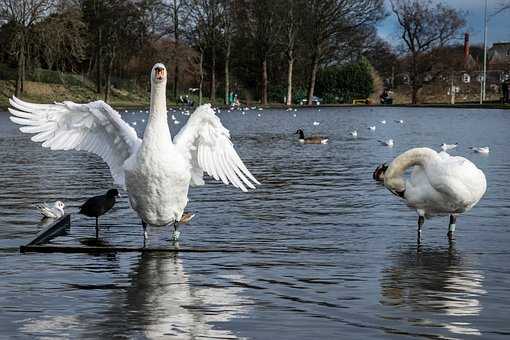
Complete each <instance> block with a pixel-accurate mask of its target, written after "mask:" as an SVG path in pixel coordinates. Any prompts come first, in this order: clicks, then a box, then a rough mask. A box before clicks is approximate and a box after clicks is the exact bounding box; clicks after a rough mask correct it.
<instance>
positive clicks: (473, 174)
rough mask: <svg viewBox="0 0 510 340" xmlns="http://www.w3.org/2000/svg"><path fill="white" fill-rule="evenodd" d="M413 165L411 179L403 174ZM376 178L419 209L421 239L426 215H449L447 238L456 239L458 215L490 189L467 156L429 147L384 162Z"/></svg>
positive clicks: (479, 171)
mask: <svg viewBox="0 0 510 340" xmlns="http://www.w3.org/2000/svg"><path fill="white" fill-rule="evenodd" d="M412 167H414V169H413V171H412V173H411V177H410V179H409V180H405V179H404V177H403V175H404V173H405V171H406V170H407V169H409V168H412ZM374 179H376V180H379V181H382V180H384V186H385V187H386V188H388V189H389V190H390V191H391V192H393V193H394V194H395V195H397V196H400V197H402V198H403V199H404V200H405V201H406V203H407V205H408V206H409V207H411V208H414V209H416V211H417V212H418V216H419V217H418V242H419V241H420V234H421V227H422V225H423V223H424V221H425V218H426V217H427V218H428V217H431V216H434V215H446V214H449V215H450V224H449V228H448V238H449V239H450V240H451V239H453V232H454V231H455V222H456V217H457V215H458V214H461V213H463V212H466V211H468V210H470V209H471V208H472V207H473V206H474V205H475V204H476V203H478V201H479V200H480V199H481V198H482V196H483V194H484V193H485V190H486V188H487V183H486V181H485V175H484V173H483V172H482V171H481V170H480V169H478V168H477V167H476V166H475V165H474V164H473V163H471V162H470V161H469V160H467V159H465V158H464V157H452V156H450V155H449V154H447V153H446V152H441V153H439V154H438V153H437V152H435V151H434V150H432V149H429V148H415V149H411V150H408V151H406V152H404V153H403V154H401V155H400V156H398V157H397V158H395V159H394V160H393V162H391V164H390V165H389V166H387V165H385V164H383V165H381V166H379V167H378V168H377V169H376V171H375V172H374Z"/></svg>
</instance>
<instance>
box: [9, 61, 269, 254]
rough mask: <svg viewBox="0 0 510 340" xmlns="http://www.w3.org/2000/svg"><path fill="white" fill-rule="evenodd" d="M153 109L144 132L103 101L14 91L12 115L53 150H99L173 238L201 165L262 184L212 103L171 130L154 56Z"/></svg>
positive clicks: (242, 183)
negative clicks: (42, 99) (31, 98)
mask: <svg viewBox="0 0 510 340" xmlns="http://www.w3.org/2000/svg"><path fill="white" fill-rule="evenodd" d="M150 77H151V98H150V113H149V120H148V123H147V127H146V128H145V131H144V134H143V139H140V138H138V136H137V134H136V131H135V130H134V129H133V128H132V127H131V126H129V124H128V123H126V122H125V121H124V120H122V118H121V116H120V114H119V113H118V112H117V111H115V110H114V109H112V108H111V107H110V106H109V105H108V104H106V103H105V102H103V101H96V102H91V103H88V104H75V103H73V102H63V103H55V104H32V103H27V102H24V101H22V100H20V99H18V98H16V97H13V98H12V99H10V103H11V106H12V108H9V111H10V112H11V114H12V116H11V117H10V119H11V120H12V121H13V122H14V123H17V124H20V125H23V126H22V127H21V128H20V130H21V131H22V132H24V133H31V134H35V135H34V136H32V138H31V139H32V141H34V142H42V146H43V147H45V148H50V149H51V150H71V149H73V150H84V151H88V152H91V153H94V154H96V155H98V156H100V157H101V158H102V159H103V160H104V161H105V162H106V163H107V164H108V167H109V168H110V172H111V175H112V177H113V180H114V183H115V184H117V185H119V186H121V187H123V188H124V189H126V190H127V192H128V196H129V202H130V204H131V207H132V208H133V209H134V210H135V211H136V212H137V214H138V215H139V216H140V218H141V220H142V226H143V231H144V232H143V235H144V244H145V240H146V239H147V231H146V228H147V225H153V226H165V225H168V224H172V223H173V224H174V234H173V239H174V240H177V239H178V237H179V231H178V229H177V227H178V222H179V221H180V219H181V217H182V214H183V212H184V208H185V207H186V205H187V203H188V188H189V186H190V185H203V184H204V180H203V173H204V171H205V172H206V173H207V174H208V175H209V176H212V177H213V178H214V179H216V180H221V181H222V182H223V183H225V184H230V183H231V184H232V185H234V186H235V187H237V188H239V189H241V190H242V191H248V189H255V186H254V184H260V183H259V182H258V181H257V180H256V179H255V177H254V176H253V175H252V174H251V173H250V171H249V170H248V169H247V168H246V166H245V165H244V163H243V161H242V160H241V159H240V158H239V156H238V154H237V153H236V151H235V150H234V147H233V144H232V142H231V141H230V134H229V131H228V130H227V129H226V128H225V127H224V126H223V125H222V124H221V121H220V119H219V118H218V117H217V116H216V115H215V114H214V110H213V109H212V108H211V106H210V105H209V104H206V105H202V106H200V107H198V108H197V109H196V110H195V112H194V113H193V114H192V115H191V116H190V118H189V120H188V122H187V124H186V125H185V126H184V127H183V128H182V129H181V131H180V132H179V133H178V134H177V135H176V136H175V137H174V139H173V141H172V137H171V135H170V130H169V128H168V121H167V108H166V82H167V71H166V68H165V66H164V65H163V64H156V65H154V67H153V68H152V71H151V76H150Z"/></svg>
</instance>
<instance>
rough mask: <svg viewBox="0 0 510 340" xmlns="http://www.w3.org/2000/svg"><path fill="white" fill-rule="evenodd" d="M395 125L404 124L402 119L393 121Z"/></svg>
mask: <svg viewBox="0 0 510 340" xmlns="http://www.w3.org/2000/svg"><path fill="white" fill-rule="evenodd" d="M395 123H399V124H404V121H403V120H402V119H395Z"/></svg>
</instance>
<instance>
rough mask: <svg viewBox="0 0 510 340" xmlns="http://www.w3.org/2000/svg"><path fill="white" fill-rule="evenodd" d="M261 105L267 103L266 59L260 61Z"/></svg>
mask: <svg viewBox="0 0 510 340" xmlns="http://www.w3.org/2000/svg"><path fill="white" fill-rule="evenodd" d="M262 105H267V59H266V58H264V60H263V61H262Z"/></svg>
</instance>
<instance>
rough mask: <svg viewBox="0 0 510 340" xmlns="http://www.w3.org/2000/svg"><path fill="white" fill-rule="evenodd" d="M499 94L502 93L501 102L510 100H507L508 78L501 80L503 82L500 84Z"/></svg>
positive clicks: (505, 102)
mask: <svg viewBox="0 0 510 340" xmlns="http://www.w3.org/2000/svg"><path fill="white" fill-rule="evenodd" d="M501 92H502V93H501V94H502V95H503V98H502V102H503V104H507V103H509V102H510V101H509V100H508V97H509V95H508V80H505V81H503V83H502V84H501Z"/></svg>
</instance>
